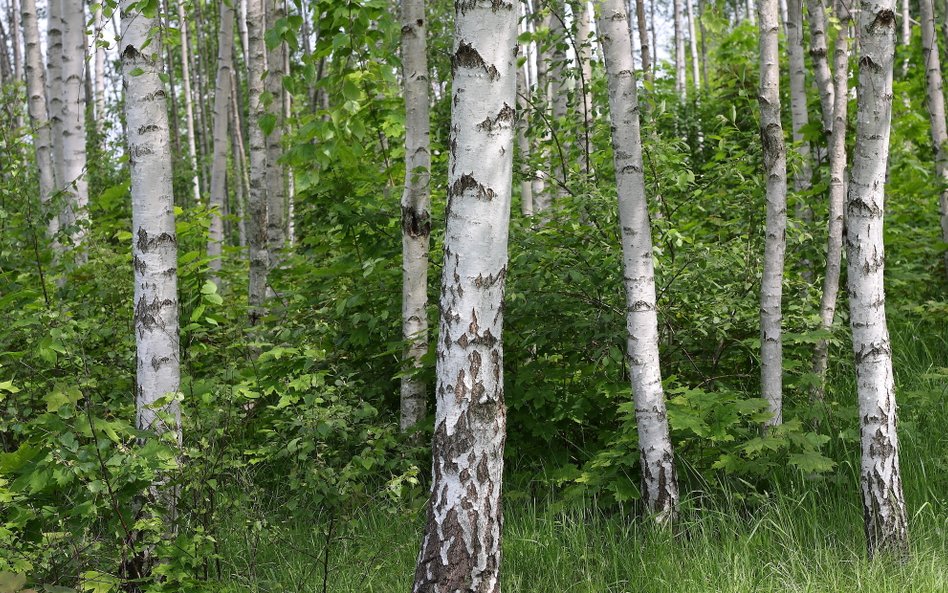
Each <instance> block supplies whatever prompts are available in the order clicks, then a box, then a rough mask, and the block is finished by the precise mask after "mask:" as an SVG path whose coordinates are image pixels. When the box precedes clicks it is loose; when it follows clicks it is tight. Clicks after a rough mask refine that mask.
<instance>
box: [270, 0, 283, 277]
mask: <svg viewBox="0 0 948 593" xmlns="http://www.w3.org/2000/svg"><path fill="white" fill-rule="evenodd" d="M283 17H284V11H283V2H282V0H267V18H266V22H267V27H269V28H273V27H275V26H276V24H277V22H278V21H279V20H281V19H282V18H283ZM284 50H285V47H284V43H283V42H280V43H279V44H277V45H276V46H275V47H274V48H273V49H272V50H270V51H269V52H268V54H267V82H266V88H267V92H268V93H269V95H270V102H269V104H268V105H267V106H266V107H267V112H268V113H269V114H270V115H271V116H272V117H273V120H274V122H275V124H274V126H273V131H271V132H270V133H269V134H267V240H268V242H269V244H270V245H269V254H270V268H271V269H272V268H275V267H276V266H278V265H279V259H280V257H279V256H280V254H281V253H282V251H283V247H284V243H286V223H285V221H284V215H283V214H284V212H285V210H286V209H285V207H284V204H283V201H284V200H285V199H286V190H285V188H284V185H283V184H284V180H283V165H282V164H280V157H281V156H282V154H283V52H284Z"/></svg>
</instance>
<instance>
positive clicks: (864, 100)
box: [846, 0, 908, 555]
mask: <svg viewBox="0 0 948 593" xmlns="http://www.w3.org/2000/svg"><path fill="white" fill-rule="evenodd" d="M894 8H895V7H894V0H862V2H860V11H859V13H858V30H859V31H860V32H861V33H860V34H861V38H860V42H859V53H860V56H859V65H860V66H859V92H858V94H857V95H858V99H857V106H856V111H857V116H856V143H855V146H856V150H855V152H854V154H853V168H852V177H851V180H850V184H849V199H848V204H847V207H846V214H847V219H846V220H847V231H848V232H847V234H846V248H847V260H848V280H849V310H850V314H849V324H850V327H851V328H852V332H853V352H854V354H855V359H856V391H857V393H858V396H859V421H860V433H861V444H862V460H861V464H860V466H861V478H862V496H863V516H864V518H865V528H866V537H867V544H868V548H869V554H870V555H873V554H876V553H879V552H894V553H897V554H907V553H908V528H907V522H906V514H905V496H904V494H903V493H902V476H901V470H900V468H899V441H898V436H897V434H896V422H897V419H896V415H897V411H896V403H895V381H894V378H893V375H892V346H891V343H890V342H889V331H888V327H887V325H886V317H885V290H884V288H883V268H884V267H885V255H884V253H885V250H884V246H883V237H882V223H883V215H884V213H885V178H886V168H887V165H888V158H889V132H890V123H891V119H892V65H893V64H892V62H893V57H894V51H895V12H894Z"/></svg>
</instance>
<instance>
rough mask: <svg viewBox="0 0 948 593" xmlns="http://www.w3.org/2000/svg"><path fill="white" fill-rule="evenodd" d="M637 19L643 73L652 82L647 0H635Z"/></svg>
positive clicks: (648, 81)
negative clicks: (646, 13) (646, 18)
mask: <svg viewBox="0 0 948 593" xmlns="http://www.w3.org/2000/svg"><path fill="white" fill-rule="evenodd" d="M635 20H636V22H637V24H638V27H639V46H640V47H641V50H640V52H641V54H642V73H643V74H644V75H645V81H646V82H647V83H649V84H651V82H652V77H653V73H652V48H651V47H650V46H649V42H648V23H647V22H646V21H645V0H635Z"/></svg>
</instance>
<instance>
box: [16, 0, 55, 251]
mask: <svg viewBox="0 0 948 593" xmlns="http://www.w3.org/2000/svg"><path fill="white" fill-rule="evenodd" d="M20 14H21V22H22V25H23V39H24V42H25V48H26V96H27V105H28V108H29V114H30V127H31V128H32V130H33V147H34V149H35V150H36V166H37V169H39V192H40V203H41V204H42V205H43V215H44V216H47V217H49V223H48V225H47V227H46V233H47V235H48V236H49V237H50V238H51V239H52V238H54V237H55V235H56V232H57V231H58V230H59V219H58V217H56V216H50V214H51V212H50V209H49V200H50V198H51V197H52V195H53V191H55V177H54V175H53V154H52V139H51V138H50V121H49V113H48V112H47V110H46V71H45V69H44V68H43V52H42V50H41V49H40V35H39V23H38V22H37V18H36V0H23V3H22V6H21V13H20Z"/></svg>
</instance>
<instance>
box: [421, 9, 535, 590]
mask: <svg viewBox="0 0 948 593" xmlns="http://www.w3.org/2000/svg"><path fill="white" fill-rule="evenodd" d="M455 7H456V18H455V41H454V48H453V57H452V63H453V65H454V82H453V86H452V92H453V97H452V118H451V119H452V122H451V142H450V146H451V152H450V159H449V164H448V206H447V210H446V214H445V218H446V221H447V229H446V232H445V239H444V273H443V277H442V285H441V286H442V289H441V326H440V337H439V338H438V363H437V388H436V395H437V411H436V414H435V434H434V442H433V444H432V449H433V451H432V458H433V463H432V476H433V480H432V485H431V499H430V503H429V507H428V522H427V526H426V528H425V534H424V539H423V541H422V545H421V550H420V552H419V555H418V564H417V569H416V571H415V584H414V589H413V590H414V591H415V593H422V592H424V593H449V592H457V591H465V592H473V591H479V592H483V593H500V557H501V523H502V516H501V506H500V493H501V479H502V474H503V449H504V439H505V431H506V425H505V424H506V423H505V419H506V409H505V406H504V390H503V389H504V377H503V346H502V342H501V338H502V335H503V333H502V332H503V295H504V282H505V278H506V274H507V239H508V223H509V219H510V201H511V200H510V198H511V181H512V173H513V171H512V169H513V138H514V125H515V118H516V113H515V109H514V106H515V105H516V88H517V76H516V67H517V40H516V37H517V5H516V4H515V3H514V2H513V1H512V0H492V1H491V2H486V1H465V2H458V3H457V4H456V5H455Z"/></svg>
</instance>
